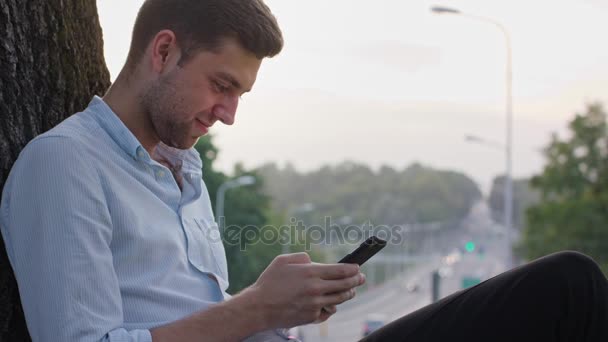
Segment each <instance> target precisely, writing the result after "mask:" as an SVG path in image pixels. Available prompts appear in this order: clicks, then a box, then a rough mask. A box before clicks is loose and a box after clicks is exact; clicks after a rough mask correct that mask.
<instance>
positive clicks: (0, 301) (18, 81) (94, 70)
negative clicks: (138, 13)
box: [0, 0, 110, 341]
mask: <svg viewBox="0 0 608 342" xmlns="http://www.w3.org/2000/svg"><path fill="white" fill-rule="evenodd" d="M0 32H2V35H0V117H1V118H2V120H0V156H1V158H0V189H2V188H3V187H4V183H5V181H6V178H7V176H8V173H9V171H10V168H11V166H12V165H13V163H14V161H15V160H16V159H17V156H18V155H19V152H20V151H21V149H22V148H23V147H24V146H25V144H27V142H29V141H30V140H31V139H32V138H34V137H35V136H36V135H38V134H40V133H43V132H45V131H47V130H49V129H50V128H52V127H53V126H55V125H56V124H58V123H59V122H61V121H62V120H63V119H65V118H66V117H68V116H70V115H71V114H73V113H75V112H78V111H80V110H82V109H84V108H85V107H86V105H87V103H88V102H89V101H90V99H91V97H92V96H93V95H94V94H102V93H103V92H104V91H105V90H106V89H107V87H108V86H109V85H110V78H109V73H108V70H107V68H106V65H105V61H104V57H103V39H102V31H101V27H100V25H99V19H98V16H97V6H96V3H95V0H0ZM32 214H34V215H35V213H32ZM29 340H31V339H30V337H29V334H28V332H27V327H26V324H25V320H24V317H23V310H22V308H21V303H20V300H19V293H18V289H17V284H16V282H15V278H14V275H13V272H12V269H11V267H10V264H9V262H8V259H7V256H6V251H5V248H4V242H3V241H2V242H1V244H0V341H29Z"/></svg>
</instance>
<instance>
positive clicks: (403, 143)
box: [97, 0, 608, 191]
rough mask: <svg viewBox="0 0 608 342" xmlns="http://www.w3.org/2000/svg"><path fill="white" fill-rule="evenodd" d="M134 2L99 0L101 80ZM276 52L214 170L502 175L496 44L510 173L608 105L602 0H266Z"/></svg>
mask: <svg viewBox="0 0 608 342" xmlns="http://www.w3.org/2000/svg"><path fill="white" fill-rule="evenodd" d="M141 3H142V1H141V0H129V1H124V0H97V6H98V10H99V16H100V22H101V26H102V29H103V33H104V46H105V57H106V63H107V66H108V68H109V70H110V73H111V77H112V80H113V79H114V78H115V77H116V75H117V74H118V72H119V71H120V69H121V68H122V65H123V63H124V61H125V59H126V55H127V51H128V48H129V43H130V34H131V30H132V27H133V22H134V19H135V16H136V14H137V10H138V8H139V6H140V5H141ZM266 3H267V4H268V6H269V7H270V8H271V10H272V11H273V13H274V14H275V15H276V17H277V19H278V21H279V25H280V26H281V28H282V30H283V35H284V38H285V47H284V50H283V52H282V53H281V54H280V55H278V56H277V57H274V58H272V59H268V60H266V61H265V62H264V63H263V65H262V68H261V70H260V72H259V74H258V80H257V82H256V84H255V86H254V88H253V91H252V92H251V93H249V94H246V95H245V96H244V98H243V101H242V102H241V103H240V105H239V110H238V112H237V117H236V123H235V124H234V125H233V126H222V125H219V124H218V125H215V126H214V127H213V128H212V129H211V133H212V134H213V135H214V136H215V143H216V144H217V146H218V147H219V149H220V155H219V158H218V161H217V164H218V166H219V167H220V169H222V170H224V171H227V172H230V171H231V170H232V168H233V166H234V164H235V163H237V162H241V163H243V164H244V165H245V166H246V167H249V168H253V167H256V166H259V165H261V164H263V163H266V162H276V163H278V164H279V165H281V166H283V165H285V163H287V162H290V163H292V164H293V165H294V166H295V167H296V168H297V169H298V170H301V171H310V170H314V169H316V168H318V167H320V166H321V165H324V164H337V163H339V162H342V161H344V160H350V161H355V162H361V163H364V164H367V165H369V166H370V167H372V168H374V169H378V168H379V167H380V166H382V165H388V166H391V167H394V168H397V169H402V168H404V167H407V166H408V165H410V164H411V163H414V162H419V163H422V164H423V165H427V166H430V167H434V168H439V169H450V170H455V171H460V172H464V173H466V174H468V175H469V176H471V177H472V178H473V179H474V180H475V181H477V182H478V184H479V185H480V186H481V187H482V189H483V190H484V191H488V190H489V187H490V185H491V180H492V179H493V177H495V176H496V175H498V174H501V173H504V169H505V155H504V152H503V151H502V150H500V148H496V147H491V146H489V145H481V144H476V143H471V142H467V141H465V138H464V137H465V136H466V135H475V136H479V137H482V138H484V139H486V140H488V141H495V142H498V143H503V142H504V141H505V129H506V114H505V113H506V112H505V97H506V96H505V94H506V85H505V78H506V77H505V75H506V72H505V70H506V44H505V39H504V36H503V34H502V32H501V31H500V30H498V29H497V28H496V27H495V26H493V25H492V24H489V23H487V22H483V21H480V20H476V19H473V18H471V17H469V16H461V15H437V14H433V13H431V12H430V10H429V9H430V7H431V6H432V5H442V6H449V7H452V8H457V9H459V10H460V11H462V12H463V13H466V14H468V15H474V16H481V17H486V18H491V19H493V20H495V21H497V22H500V23H501V24H502V25H503V26H504V27H505V28H506V29H507V30H508V32H509V34H510V37H511V42H512V53H513V103H514V110H513V112H514V133H513V174H514V176H515V177H529V176H531V175H534V174H537V173H539V172H540V171H542V168H543V165H544V159H543V156H542V153H541V150H542V148H543V147H544V146H546V145H547V143H548V142H549V139H550V136H551V134H552V133H553V132H558V133H560V134H561V135H562V136H565V134H566V132H567V130H566V126H567V123H568V121H569V120H571V119H572V118H573V117H574V115H575V113H581V112H583V111H584V110H585V107H586V104H588V103H592V102H596V101H599V102H602V103H604V104H607V105H608V101H607V100H608V93H607V92H606V89H607V88H608V63H607V62H606V61H608V44H606V43H605V39H604V38H605V35H604V34H603V33H605V32H608V20H605V18H607V17H608V2H606V1H605V0H531V1H498V0H451V1H445V0H443V1H441V0H436V1H427V0H417V1H412V0H410V1H403V0H375V1H373V2H372V1H369V0H365V1H364V0H306V1H295V0H267V1H266Z"/></svg>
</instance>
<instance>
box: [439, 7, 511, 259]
mask: <svg viewBox="0 0 608 342" xmlns="http://www.w3.org/2000/svg"><path fill="white" fill-rule="evenodd" d="M431 11H432V12H433V13H437V14H456V15H461V16H464V17H468V18H471V19H475V20H480V21H483V22H486V23H490V24H492V25H494V26H495V27H497V28H498V29H499V30H500V31H501V32H502V33H503V35H504V37H505V43H506V50H507V63H506V79H505V83H506V87H505V88H506V99H505V107H506V108H505V111H506V137H505V138H506V139H505V145H504V152H505V164H506V165H505V189H504V225H505V232H506V240H507V247H508V248H507V253H508V254H507V268H511V267H512V264H513V256H512V250H511V226H512V222H513V179H512V176H511V172H512V164H513V67H512V64H513V61H512V53H511V37H510V35H509V32H508V31H507V29H506V28H505V27H504V26H503V25H502V24H501V23H499V22H497V21H495V20H492V19H490V18H486V17H481V16H476V15H470V14H466V13H462V12H461V11H459V10H457V9H454V8H449V7H443V6H433V7H431Z"/></svg>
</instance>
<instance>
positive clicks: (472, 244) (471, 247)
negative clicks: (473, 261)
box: [464, 241, 475, 253]
mask: <svg viewBox="0 0 608 342" xmlns="http://www.w3.org/2000/svg"><path fill="white" fill-rule="evenodd" d="M464 248H465V249H466V250H467V252H469V253H472V252H474V251H475V242H473V241H469V242H467V244H466V245H465V246H464Z"/></svg>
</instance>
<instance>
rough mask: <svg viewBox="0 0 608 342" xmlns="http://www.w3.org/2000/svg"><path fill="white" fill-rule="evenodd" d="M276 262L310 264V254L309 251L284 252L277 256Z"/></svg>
mask: <svg viewBox="0 0 608 342" xmlns="http://www.w3.org/2000/svg"><path fill="white" fill-rule="evenodd" d="M274 260H275V262H277V263H280V264H310V263H311V260H310V256H309V255H308V254H307V253H304V252H300V253H292V254H283V255H279V256H278V257H276V258H275V259H274Z"/></svg>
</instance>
